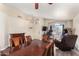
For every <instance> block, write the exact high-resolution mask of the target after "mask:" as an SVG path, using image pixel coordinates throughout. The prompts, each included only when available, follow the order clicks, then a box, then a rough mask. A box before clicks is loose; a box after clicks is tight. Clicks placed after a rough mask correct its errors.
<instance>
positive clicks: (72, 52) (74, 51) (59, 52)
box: [55, 49, 79, 56]
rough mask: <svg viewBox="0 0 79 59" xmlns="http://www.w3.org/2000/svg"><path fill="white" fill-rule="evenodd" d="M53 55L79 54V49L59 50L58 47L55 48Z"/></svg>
mask: <svg viewBox="0 0 79 59" xmlns="http://www.w3.org/2000/svg"><path fill="white" fill-rule="evenodd" d="M55 56H79V51H78V50H76V49H74V50H72V51H61V50H59V49H56V55H55Z"/></svg>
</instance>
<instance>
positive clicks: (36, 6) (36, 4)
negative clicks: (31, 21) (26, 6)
mask: <svg viewBox="0 0 79 59" xmlns="http://www.w3.org/2000/svg"><path fill="white" fill-rule="evenodd" d="M48 4H49V5H52V4H53V3H48ZM35 9H39V3H35Z"/></svg>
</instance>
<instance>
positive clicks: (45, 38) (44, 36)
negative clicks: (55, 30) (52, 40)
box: [42, 34, 49, 42]
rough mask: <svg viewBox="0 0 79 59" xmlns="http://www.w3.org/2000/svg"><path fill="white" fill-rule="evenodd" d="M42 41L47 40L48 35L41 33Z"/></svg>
mask: <svg viewBox="0 0 79 59" xmlns="http://www.w3.org/2000/svg"><path fill="white" fill-rule="evenodd" d="M42 41H44V42H49V37H48V35H46V34H45V35H43V37H42Z"/></svg>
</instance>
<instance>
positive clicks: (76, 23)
mask: <svg viewBox="0 0 79 59" xmlns="http://www.w3.org/2000/svg"><path fill="white" fill-rule="evenodd" d="M73 29H74V32H75V34H77V35H78V38H77V42H76V48H77V49H78V50H79V14H78V15H77V16H75V17H74V19H73Z"/></svg>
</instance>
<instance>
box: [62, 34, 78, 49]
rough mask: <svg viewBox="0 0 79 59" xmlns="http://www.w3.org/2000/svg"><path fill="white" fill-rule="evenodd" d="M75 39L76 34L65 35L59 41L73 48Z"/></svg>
mask: <svg viewBox="0 0 79 59" xmlns="http://www.w3.org/2000/svg"><path fill="white" fill-rule="evenodd" d="M76 40H77V35H66V36H64V37H63V39H62V41H61V43H62V44H63V45H64V47H69V48H74V46H75V43H76Z"/></svg>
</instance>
